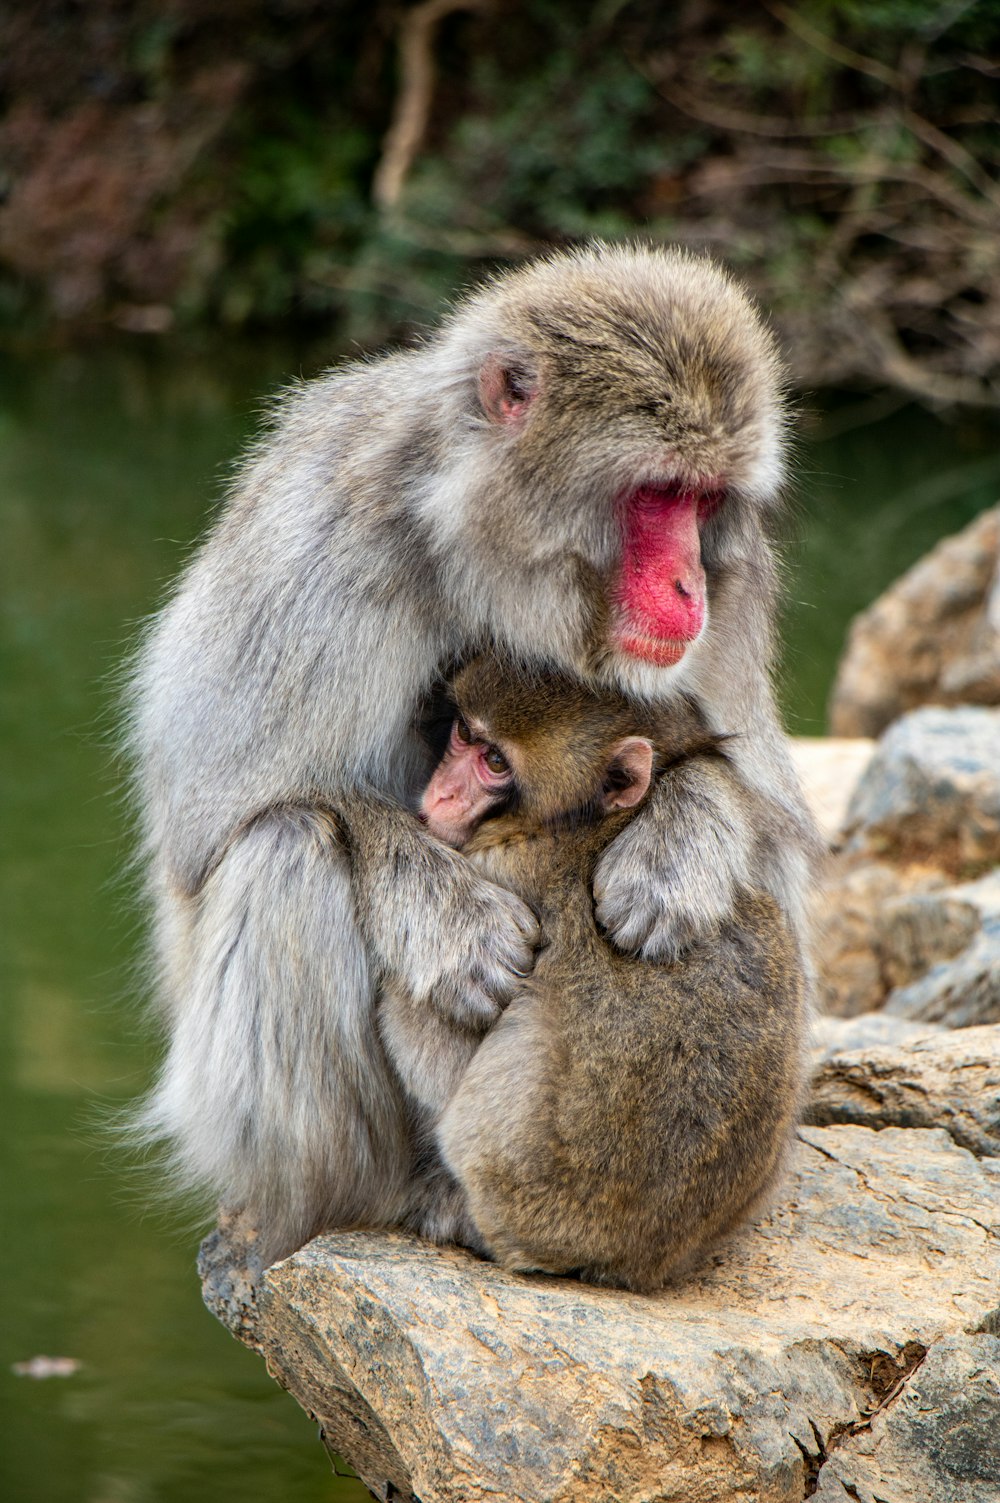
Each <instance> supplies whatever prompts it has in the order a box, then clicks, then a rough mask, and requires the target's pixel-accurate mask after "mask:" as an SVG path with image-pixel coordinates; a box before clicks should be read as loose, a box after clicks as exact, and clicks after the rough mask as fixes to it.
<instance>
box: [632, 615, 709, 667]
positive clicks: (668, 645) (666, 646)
mask: <svg viewBox="0 0 1000 1503" xmlns="http://www.w3.org/2000/svg"><path fill="white" fill-rule="evenodd" d="M614 643H615V646H616V647H617V648H618V651H619V652H624V653H627V654H628V656H629V657H630V658H639V659H641V661H642V662H644V663H652V664H653V665H654V666H655V667H657V668H673V667H674V666H675V664H677V663H679V662H680V660H681V658H682V657H683V656H684V654H685V652H686V651H687V649H688V647H690V645H691V644H690V642H689V641H688V642H682V641H681V640H680V639H679V638H677V637H650V636H647V635H646V634H645V633H643V632H640V631H639V630H637V628H636V627H634V626H632V625H630V624H629V623H628V622H627V621H622V622H620V623H619V625H618V627H617V629H616V630H615V634H614Z"/></svg>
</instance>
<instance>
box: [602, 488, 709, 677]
mask: <svg viewBox="0 0 1000 1503" xmlns="http://www.w3.org/2000/svg"><path fill="white" fill-rule="evenodd" d="M703 501H704V497H703V496H702V495H701V494H700V493H699V492H694V491H677V490H672V489H669V488H663V487H659V486H654V485H644V486H640V487H639V488H638V489H637V490H635V491H631V492H630V493H629V494H628V495H626V496H624V497H623V498H622V499H621V501H620V502H619V515H620V516H621V523H622V560H621V569H620V573H619V575H618V579H617V581H616V587H615V590H614V604H615V607H616V609H615V611H614V619H613V622H612V640H613V641H614V644H615V646H616V647H617V648H618V649H619V651H621V652H624V653H627V654H628V655H629V656H630V657H634V658H639V659H640V660H641V661H642V662H644V663H653V664H655V665H656V666H657V667H658V668H672V667H673V666H674V665H675V664H676V663H679V662H680V660H681V658H682V657H683V656H684V653H685V651H686V650H687V648H688V647H689V646H690V644H691V643H692V642H696V641H697V640H698V638H699V637H700V636H701V633H702V631H703V630H704V626H705V616H706V608H707V598H706V581H705V570H704V568H703V567H702V562H701V535H700V532H699V517H700V514H701V510H702V504H703Z"/></svg>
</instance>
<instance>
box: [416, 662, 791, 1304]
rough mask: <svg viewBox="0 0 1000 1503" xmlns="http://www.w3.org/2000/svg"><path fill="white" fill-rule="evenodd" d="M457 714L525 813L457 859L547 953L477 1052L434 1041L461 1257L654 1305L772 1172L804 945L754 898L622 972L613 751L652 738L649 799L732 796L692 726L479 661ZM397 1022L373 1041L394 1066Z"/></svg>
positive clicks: (488, 830) (779, 1145)
mask: <svg viewBox="0 0 1000 1503" xmlns="http://www.w3.org/2000/svg"><path fill="white" fill-rule="evenodd" d="M455 695H456V700H457V703H458V705H459V708H460V710H461V713H462V714H463V715H464V716H466V717H467V718H470V719H471V718H472V716H473V715H474V716H475V717H476V718H477V719H478V720H479V721H481V722H484V723H485V724H486V726H487V727H488V728H489V732H490V738H491V739H492V740H495V741H496V743H497V745H498V746H499V747H500V748H501V749H502V750H503V751H504V752H505V754H506V753H509V754H510V755H511V757H512V758H513V756H514V755H515V754H518V761H519V766H520V767H521V768H522V772H521V774H520V775H519V779H518V784H519V793H520V801H519V804H518V807H517V809H516V810H515V811H514V812H512V813H509V814H503V815H501V816H499V817H498V818H496V819H493V820H489V821H487V822H485V823H484V824H482V825H481V826H480V828H479V829H478V831H476V832H475V833H474V834H473V836H472V838H471V840H470V841H469V842H468V844H467V845H466V846H465V853H466V855H467V856H468V857H469V858H470V859H471V860H473V861H474V862H475V863H476V865H477V866H478V867H479V869H480V870H481V871H482V872H483V874H484V875H486V876H488V877H489V879H490V880H491V881H493V882H496V883H499V884H501V885H503V886H505V887H508V888H510V889H512V890H513V891H514V892H516V893H517V894H518V895H519V896H520V897H521V898H523V899H524V900H525V902H527V903H529V904H530V905H531V906H532V908H533V909H534V910H535V911H536V913H537V914H538V916H539V920H540V924H541V931H542V941H543V948H542V950H541V952H540V954H539V957H538V960H537V963H536V966H535V970H534V973H533V974H532V976H531V977H530V978H529V979H527V980H526V981H525V982H524V983H523V984H522V985H521V987H520V988H519V990H518V992H517V993H516V994H515V996H514V999H513V1001H512V1002H511V1004H510V1006H509V1007H508V1009H507V1011H506V1012H505V1013H504V1016H503V1017H502V1018H501V1020H500V1022H499V1023H498V1024H496V1026H495V1027H494V1028H493V1029H492V1031H491V1032H490V1033H489V1034H488V1036H487V1037H486V1038H485V1040H484V1041H483V1042H482V1043H481V1044H478V1040H476V1039H475V1038H474V1037H473V1036H472V1035H469V1034H466V1035H465V1036H464V1037H463V1036H462V1035H461V1034H456V1035H454V1036H453V1037H452V1039H451V1041H450V1044H448V1042H447V1041H446V1040H445V1039H444V1038H443V1037H442V1038H440V1039H439V1040H438V1044H439V1053H438V1056H437V1059H436V1066H437V1072H438V1077H439V1080H440V1082H441V1083H442V1084H443V1085H444V1086H445V1089H447V1090H448V1092H449V1094H450V1097H451V1099H450V1101H449V1104H448V1105H447V1109H446V1110H445V1112H444V1115H443V1118H442V1120H441V1122H440V1127H439V1131H438V1138H439V1142H440V1145H441V1149H442V1152H443V1157H444V1161H445V1164H446V1165H447V1168H448V1170H449V1171H450V1173H451V1174H452V1175H453V1176H454V1178H455V1180H456V1181H457V1182H458V1185H459V1186H460V1187H461V1190H462V1191H463V1192H464V1194H465V1195H466V1196H467V1198H468V1211H469V1212H470V1213H471V1222H472V1224H473V1226H474V1228H475V1232H474V1234H473V1236H472V1237H470V1238H468V1240H471V1241H472V1242H473V1243H474V1244H477V1243H478V1244H479V1245H483V1246H485V1248H486V1249H487V1250H488V1251H489V1252H490V1253H491V1254H492V1255H493V1256H494V1257H495V1258H496V1259H497V1260H498V1261H499V1262H501V1263H502V1264H504V1265H505V1266H506V1267H509V1268H513V1269H522V1270H530V1269H540V1270H544V1271H546V1272H549V1273H568V1272H571V1271H576V1272H578V1273H580V1274H581V1276H582V1277H584V1278H587V1279H589V1280H592V1281H597V1282H601V1283H609V1284H615V1285H622V1286H624V1287H626V1288H630V1289H636V1290H650V1289H655V1288H658V1287H660V1286H661V1285H662V1284H663V1283H664V1282H665V1281H666V1280H667V1279H668V1278H670V1277H671V1276H673V1275H675V1274H677V1273H679V1272H680V1271H682V1270H683V1269H684V1268H685V1267H686V1266H687V1265H688V1264H689V1263H690V1261H691V1260H692V1259H693V1258H695V1257H696V1256H697V1255H698V1254H699V1253H701V1252H702V1251H703V1250H704V1248H705V1247H706V1246H707V1245H708V1244H709V1243H710V1242H712V1241H713V1240H714V1239H715V1238H717V1237H718V1236H719V1235H721V1234H722V1233H723V1232H725V1231H727V1230H728V1229H729V1228H730V1227H732V1226H733V1225H735V1224H736V1223H737V1222H738V1221H740V1220H741V1219H742V1218H743V1217H744V1216H745V1215H747V1213H748V1212H749V1211H750V1210H751V1209H752V1207H753V1206H754V1205H755V1204H756V1203H758V1202H759V1200H760V1198H761V1196H762V1195H763V1194H764V1193H765V1192H766V1191H767V1189H768V1188H769V1186H770V1185H771V1184H772V1182H773V1180H774V1178H775V1175H776V1174H777V1172H778V1169H779V1166H780V1164H781V1160H782V1156H783V1152H784V1149H785V1146H786V1143H787V1141H788V1138H789V1134H790V1132H791V1129H792V1127H793V1125H794V1122H795V1120H796V1116H797V1110H798V1103H799V1092H800V1087H801V1080H802V1069H803V1036H804V1026H805V1005H804V981H803V969H802V962H801V957H800V954H799V951H798V947H797V945H796V943H795V940H794V939H793V937H792V935H791V933H790V930H789V927H788V925H787V924H786V923H785V922H784V920H783V919H782V916H781V914H780V912H779V910H778V908H777V905H776V904H775V903H774V901H773V899H771V898H769V897H768V896H766V895H765V894H763V893H759V892H751V891H741V892H740V893H738V895H737V898H736V902H735V904H734V907H733V910H732V912H731V913H730V914H729V915H728V916H727V918H726V920H725V921H724V922H723V924H722V925H721V926H720V929H719V932H718V934H717V935H715V936H714V937H713V938H712V939H710V940H705V941H703V942H701V943H698V944H696V945H695V946H693V947H692V948H691V949H690V950H689V951H688V952H687V953H686V954H685V955H684V956H683V958H681V959H679V960H675V961H673V962H672V963H670V964H657V963H653V962H648V961H643V960H639V959H633V958H629V957H626V956H623V955H621V954H620V953H618V952H617V951H615V950H614V949H613V948H612V947H611V945H609V944H608V942H607V940H606V938H605V937H604V936H603V935H602V934H601V933H600V931H599V930H598V927H597V925H596V923H595V920H594V913H593V902H592V898H591V881H592V877H593V871H594V867H595V865H596V863H597V860H598V859H599V857H600V855H601V852H602V851H603V850H604V849H605V848H606V846H607V845H608V844H609V843H610V842H611V841H612V840H613V839H614V838H615V837H616V836H617V835H619V834H620V833H621V831H622V830H623V829H624V828H625V826H626V825H627V824H628V823H629V822H630V820H631V819H632V818H633V817H634V812H635V811H633V810H627V811H620V812H612V813H609V814H603V813H602V811H601V805H600V797H601V785H602V780H603V778H604V775H605V772H606V770H607V767H608V763H609V759H610V749H611V748H612V747H613V746H614V744H615V742H616V741H617V740H618V739H619V738H621V737H623V736H627V735H630V734H639V735H646V736H649V737H650V738H651V739H652V740H653V741H654V744H655V746H656V749H657V752H658V754H659V761H660V765H661V768H662V771H661V774H660V777H661V782H663V783H667V784H669V782H670V780H671V778H672V777H674V776H675V775H676V773H677V772H678V770H679V769H681V768H683V767H684V766H685V765H686V764H688V763H690V762H691V761H702V762H705V763H706V764H708V765H709V766H710V768H711V771H713V772H714V773H715V774H716V775H718V776H721V777H723V778H727V779H729V780H732V776H733V775H732V772H731V770H730V769H729V768H728V766H727V763H726V760H725V756H724V751H723V749H722V748H721V747H720V745H719V742H718V738H713V737H710V736H709V735H708V734H707V733H706V731H705V728H704V724H703V722H702V720H701V718H700V716H698V714H697V712H696V710H695V709H694V707H692V706H681V707H680V708H679V709H678V710H677V711H675V712H674V713H673V714H671V715H669V716H665V715H663V714H662V713H660V714H656V713H655V712H654V711H652V710H650V709H648V708H647V709H645V710H644V709H642V708H640V707H638V706H635V705H632V704H630V703H629V702H628V701H626V700H623V699H621V698H618V697H617V696H614V695H603V696H601V697H597V696H594V695H592V694H590V693H589V692H588V691H587V690H586V689H584V688H583V687H582V686H581V685H578V684H575V683H573V682H572V681H569V680H567V679H565V678H564V677H562V676H558V675H545V674H536V675H534V676H533V677H532V678H529V679H527V680H525V679H524V678H523V677H519V676H516V675H513V674H512V673H511V670H510V668H509V667H506V666H504V665H499V664H496V663H494V662H492V661H490V660H483V661H480V662H478V663H476V664H474V665H473V666H472V667H471V668H470V669H468V670H467V671H466V672H465V673H464V674H463V675H461V676H460V678H459V680H458V682H457V685H456V689H455ZM746 813H747V817H748V818H752V811H751V810H750V809H749V808H748V809H747V811H746ZM397 1004H398V998H397V999H395V1000H390V1001H389V1002H388V1007H389V1009H390V1013H391V1011H392V1008H393V1007H394V1006H396V1005H397ZM398 1025H399V1020H398V1017H397V1019H396V1027H397V1031H396V1032H395V1033H393V1030H392V1027H390V1028H389V1029H388V1030H387V1032H388V1034H389V1036H390V1037H391V1038H392V1039H393V1047H394V1050H395V1054H396V1056H397V1057H398V1056H399V1055H400V1053H402V1054H403V1055H404V1057H405V1052H406V1051H405V1049H401V1048H400V1040H401V1038H402V1034H401V1033H400V1032H399V1031H398ZM446 1044H447V1048H442V1047H440V1046H443V1045H446ZM477 1044H478V1048H477V1047H476V1046H477ZM448 1049H450V1056H449V1054H448ZM473 1050H474V1051H475V1052H474V1054H473V1057H472V1058H471V1063H469V1064H468V1067H467V1068H465V1062H466V1060H467V1059H468V1058H469V1056H470V1054H472V1052H473ZM390 1052H393V1048H391V1050H390ZM449 1057H450V1061H451V1066H452V1069H453V1071H454V1072H455V1076H456V1079H457V1088H455V1089H454V1091H453V1093H452V1092H451V1089H450V1088H449V1087H448V1085H447V1080H446V1075H447V1072H446V1069H445V1062H446V1061H447V1060H448V1059H449ZM463 1069H464V1074H463V1073H462V1071H463ZM429 1078H430V1075H429V1074H427V1073H425V1074H424V1075H423V1079H424V1080H425V1081H426V1080H428V1079H429ZM450 1205H451V1207H452V1209H454V1200H452V1201H451V1202H450ZM444 1224H445V1225H447V1223H446V1222H445V1223H444ZM456 1225H458V1226H459V1227H460V1223H455V1224H454V1225H452V1226H451V1228H450V1230H451V1234H453V1235H454V1234H455V1226H456ZM425 1229H427V1228H425ZM431 1229H432V1230H433V1228H431ZM459 1234H461V1233H460V1231H459Z"/></svg>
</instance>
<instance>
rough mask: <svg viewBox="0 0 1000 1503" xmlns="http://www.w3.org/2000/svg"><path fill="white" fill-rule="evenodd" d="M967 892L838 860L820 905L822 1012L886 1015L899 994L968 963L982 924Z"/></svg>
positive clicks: (937, 879)
mask: <svg viewBox="0 0 1000 1503" xmlns="http://www.w3.org/2000/svg"><path fill="white" fill-rule="evenodd" d="M965 891H966V889H965V888H962V887H955V888H951V889H946V888H945V887H944V878H943V877H941V876H939V875H938V874H936V873H928V872H926V871H918V872H916V873H914V872H912V871H910V872H908V871H904V870H900V869H898V868H896V867H892V866H889V865H887V864H886V863H884V862H878V861H864V860H861V861H860V862H859V861H858V860H857V859H856V858H855V859H847V860H840V861H837V860H834V861H833V862H831V866H830V870H829V872H828V874H827V878H826V881H825V882H824V884H823V888H822V891H821V894H820V897H819V901H818V903H817V912H816V942H815V957H816V966H817V972H818V976H819V997H820V1005H821V1006H822V1008H823V1010H824V1011H825V1012H828V1013H834V1014H836V1015H837V1016H839V1017H854V1016H855V1015H856V1014H858V1013H863V1012H868V1011H871V1010H872V1009H874V1008H876V1007H881V1006H882V1005H883V1004H884V1003H885V1001H886V998H887V997H888V996H889V995H890V993H891V992H892V990H893V988H894V987H899V986H904V985H906V984H907V983H908V982H910V981H912V980H914V979H915V978H917V977H921V976H923V975H925V974H926V973H927V972H928V971H929V970H930V969H931V967H932V966H935V965H937V964H938V963H939V962H941V961H945V960H948V959H950V958H951V957H953V956H956V955H961V954H962V953H963V952H964V951H965V950H966V949H967V948H968V946H969V945H970V944H971V943H972V941H973V939H974V937H975V936H976V935H977V934H978V933H979V930H980V927H981V923H982V920H981V918H980V913H979V908H978V906H977V904H976V903H975V902H973V901H971V900H969V899H968V898H966V897H965V896H964V893H965Z"/></svg>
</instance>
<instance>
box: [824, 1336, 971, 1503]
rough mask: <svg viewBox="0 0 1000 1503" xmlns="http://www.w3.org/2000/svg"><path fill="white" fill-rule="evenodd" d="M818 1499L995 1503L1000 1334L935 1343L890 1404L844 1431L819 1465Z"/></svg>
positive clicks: (862, 1502) (829, 1501) (835, 1501)
mask: <svg viewBox="0 0 1000 1503" xmlns="http://www.w3.org/2000/svg"><path fill="white" fill-rule="evenodd" d="M813 1497H814V1499H815V1500H816V1503H883V1500H884V1503H997V1498H998V1497H1000V1340H998V1338H997V1337H996V1336H995V1335H989V1334H987V1333H985V1332H983V1333H980V1334H979V1335H975V1336H950V1337H947V1338H946V1339H945V1340H944V1341H939V1342H938V1343H937V1345H935V1346H933V1347H931V1349H930V1351H929V1352H928V1353H927V1356H926V1358H925V1359H924V1361H923V1362H921V1363H919V1364H918V1366H917V1367H915V1368H914V1369H913V1371H912V1372H911V1373H910V1375H909V1377H907V1378H906V1379H905V1381H904V1382H903V1384H902V1386H901V1388H900V1390H899V1392H898V1393H897V1394H896V1395H895V1396H894V1398H893V1400H892V1402H891V1403H890V1404H888V1405H886V1407H885V1408H884V1410H882V1411H881V1412H880V1413H878V1414H875V1415H873V1416H872V1419H871V1421H870V1422H869V1423H866V1424H864V1425H861V1426H860V1427H858V1429H857V1430H856V1431H854V1432H853V1433H852V1432H847V1433H846V1434H845V1435H844V1436H843V1438H842V1439H841V1442H840V1444H839V1445H837V1447H836V1448H835V1449H834V1450H833V1451H832V1452H831V1454H830V1458H829V1460H828V1462H827V1463H826V1465H825V1466H824V1467H823V1468H822V1469H821V1471H820V1473H819V1477H818V1482H817V1487H816V1491H815V1493H814V1494H813Z"/></svg>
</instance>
